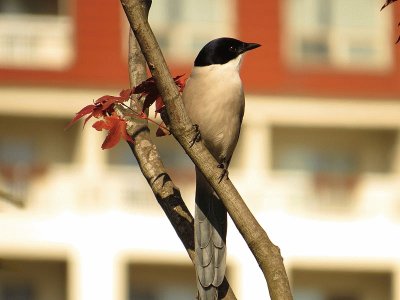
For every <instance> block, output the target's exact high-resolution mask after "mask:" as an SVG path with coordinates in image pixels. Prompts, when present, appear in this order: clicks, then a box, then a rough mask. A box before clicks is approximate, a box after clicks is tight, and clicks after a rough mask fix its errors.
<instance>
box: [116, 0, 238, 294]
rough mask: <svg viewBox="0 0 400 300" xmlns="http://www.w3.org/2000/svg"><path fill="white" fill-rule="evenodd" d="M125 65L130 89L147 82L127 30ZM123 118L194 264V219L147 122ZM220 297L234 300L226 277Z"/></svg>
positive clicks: (145, 5) (144, 9) (145, 7)
mask: <svg viewBox="0 0 400 300" xmlns="http://www.w3.org/2000/svg"><path fill="white" fill-rule="evenodd" d="M150 5H151V1H143V2H142V3H141V4H140V7H138V9H140V11H141V15H142V16H144V17H145V18H146V19H147V15H148V11H149V8H150ZM128 63H129V77H130V84H131V87H134V86H136V85H138V84H140V83H141V82H142V81H144V80H146V79H147V72H146V71H147V69H146V61H145V59H144V57H143V54H142V51H141V49H140V47H139V45H138V43H137V40H136V38H135V36H134V34H133V33H132V31H130V34H129V56H128ZM134 97H136V95H133V96H132V101H131V109H133V110H135V111H137V112H140V111H141V110H142V105H143V103H141V102H139V101H137V98H134ZM119 112H120V113H121V114H124V110H123V108H121V107H120V111H119ZM127 113H129V112H127ZM125 118H126V117H125ZM126 119H127V120H128V132H129V134H130V135H132V137H133V139H134V140H135V143H134V144H131V143H129V146H130V148H131V150H132V152H133V154H134V156H135V157H136V159H137V161H138V163H139V166H140V169H141V171H142V173H143V175H144V177H145V178H146V180H147V182H148V184H149V186H150V188H151V190H152V191H153V193H154V195H155V197H156V199H157V201H158V203H159V204H160V206H161V208H162V209H163V211H164V213H165V214H166V216H167V217H168V219H169V221H170V222H171V224H172V226H173V227H174V229H175V231H176V233H177V235H178V236H179V238H180V240H181V241H182V243H183V245H184V247H185V248H186V251H187V253H188V254H189V257H190V259H191V260H192V261H194V256H195V254H194V227H193V216H192V215H191V213H190V211H189V210H188V208H187V206H186V205H185V203H184V201H183V199H182V196H181V194H180V192H179V189H178V188H177V187H176V186H175V184H174V183H173V181H172V180H171V178H170V176H169V175H168V173H167V171H166V169H165V167H164V165H163V163H162V161H161V159H160V155H159V153H158V150H157V148H156V146H155V144H154V143H153V141H152V139H151V136H150V131H149V128H148V126H147V125H148V124H147V121H146V120H143V119H139V118H135V117H132V118H126ZM221 294H222V295H223V298H222V299H226V300H234V299H236V297H235V295H234V293H233V291H232V289H231V288H230V286H229V283H228V281H227V280H226V278H225V280H224V284H223V286H222V288H221Z"/></svg>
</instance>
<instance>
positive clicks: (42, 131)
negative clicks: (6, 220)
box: [0, 116, 79, 300]
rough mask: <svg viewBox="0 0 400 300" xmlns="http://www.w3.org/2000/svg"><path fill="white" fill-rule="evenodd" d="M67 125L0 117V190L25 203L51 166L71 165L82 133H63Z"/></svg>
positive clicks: (74, 130)
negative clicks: (31, 186)
mask: <svg viewBox="0 0 400 300" xmlns="http://www.w3.org/2000/svg"><path fill="white" fill-rule="evenodd" d="M67 122H68V120H64V119H50V118H48V119H47V118H40V119H37V118H28V117H27V118H25V117H9V116H0V189H2V190H4V191H6V192H8V193H9V194H11V195H12V197H15V198H17V199H19V200H20V201H22V200H26V198H27V196H28V195H27V194H28V190H29V184H30V183H32V181H33V180H34V179H37V178H40V177H41V176H43V175H44V174H45V173H46V170H47V167H48V166H49V165H51V164H56V163H61V164H63V163H71V162H72V159H73V149H74V147H75V144H76V140H77V137H76V136H77V134H78V131H79V129H78V128H71V129H70V130H68V131H67V132H64V131H63V129H64V127H65V124H67ZM0 300H1V299H0Z"/></svg>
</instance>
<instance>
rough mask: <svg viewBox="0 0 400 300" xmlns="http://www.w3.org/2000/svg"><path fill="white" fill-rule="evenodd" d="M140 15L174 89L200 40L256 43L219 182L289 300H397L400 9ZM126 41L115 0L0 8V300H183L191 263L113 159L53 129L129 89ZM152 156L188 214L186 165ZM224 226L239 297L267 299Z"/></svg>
mask: <svg viewBox="0 0 400 300" xmlns="http://www.w3.org/2000/svg"><path fill="white" fill-rule="evenodd" d="M39 2H40V3H39ZM153 2H154V4H153V8H152V10H151V16H150V21H151V25H152V26H153V28H154V30H155V33H156V36H157V38H158V40H159V42H160V45H161V46H162V48H163V50H164V53H165V56H166V58H167V60H168V62H169V64H170V65H171V67H172V73H173V74H174V75H178V74H182V73H185V74H187V75H188V74H189V73H190V69H191V65H192V61H193V59H194V57H195V55H196V54H197V52H198V51H199V49H200V48H201V47H202V45H203V44H205V43H206V42H207V41H209V40H211V39H212V38H216V37H220V36H235V37H238V38H240V39H243V40H246V41H251V42H258V43H261V44H262V45H263V47H261V48H259V49H257V50H255V51H254V52H252V53H251V54H249V55H248V56H247V57H246V59H245V62H244V65H243V70H242V75H243V76H242V77H243V80H244V83H245V88H246V94H247V104H246V105H247V107H246V114H245V119H244V124H243V131H242V136H241V139H240V142H239V145H238V149H237V151H236V153H235V157H234V161H233V162H232V170H231V172H230V177H231V179H232V180H233V182H234V183H235V184H236V185H237V187H238V189H239V191H240V192H241V194H242V195H243V198H244V199H245V200H246V201H247V203H248V206H249V207H250V208H251V210H252V211H253V212H254V213H255V215H256V217H257V218H258V220H259V221H260V223H261V224H262V225H263V227H264V228H265V229H266V231H267V232H268V234H269V235H270V237H271V239H272V240H273V242H275V243H276V244H277V245H279V246H280V248H281V251H282V255H283V257H284V259H285V263H286V266H287V271H288V275H289V277H290V280H291V285H292V289H293V292H294V295H295V299H298V300H376V299H379V300H400V243H399V241H400V101H399V98H400V84H399V81H400V48H399V46H397V45H395V44H394V42H395V40H396V39H397V35H398V34H399V33H400V32H399V31H398V27H397V23H398V21H399V20H400V6H399V5H397V6H396V4H397V3H395V4H394V5H393V7H389V8H387V9H385V10H384V11H382V12H379V9H380V7H381V5H382V4H383V3H381V2H383V1H376V0H352V1H349V0H281V1H278V0H275V1H261V0H258V1H245V0H237V1H228V0H218V1H211V0H207V1H195V0H169V1H167V0H158V1H153ZM127 34H128V28H127V22H126V20H125V16H124V14H123V11H122V10H121V8H120V4H119V2H118V1H108V0H100V1H96V2H94V1H90V0H79V1H69V0H41V1H33V0H0V84H1V85H0V191H1V195H2V196H1V197H3V198H4V199H3V200H4V201H0V228H1V232H0V300H11V299H13V300H14V299H18V300H54V299H60V300H62V299H66V300H88V299H89V300H92V299H105V300H109V299H116V300H123V299H138V300H154V299H157V300H158V299H163V300H164V299H167V300H172V299H173V300H180V299H193V298H194V294H195V274H194V270H193V268H192V266H191V263H190V261H189V259H188V257H187V255H186V253H185V251H184V249H183V247H182V245H181V243H180V241H179V239H178V238H177V237H176V235H175V233H174V231H173V229H172V227H171V226H170V225H169V223H168V221H167V220H166V218H165V217H164V216H163V213H162V211H161V209H160V208H159V207H158V205H157V203H156V201H155V200H154V197H153V195H152V193H151V191H150V189H149V188H148V186H147V183H146V181H145V180H144V179H143V177H142V175H141V173H140V171H139V169H138V167H137V165H136V164H135V161H134V158H133V157H132V155H131V154H130V152H129V149H128V147H127V146H126V145H124V144H121V145H119V146H118V147H117V148H116V149H113V150H110V151H102V150H101V149H100V145H101V143H102V140H103V138H104V136H103V135H102V134H100V133H98V132H95V131H94V130H91V129H90V127H89V126H87V128H86V129H85V130H84V131H82V129H81V128H80V126H78V125H77V126H75V127H73V128H71V129H70V130H68V131H66V132H65V131H64V129H63V128H64V126H65V125H66V123H67V122H68V121H69V120H70V119H71V118H72V117H73V115H74V113H75V112H77V111H78V110H79V109H80V108H82V107H83V106H84V105H86V104H88V103H90V102H91V101H92V100H93V99H96V98H98V97H100V96H102V95H105V94H116V93H118V92H119V91H120V90H122V89H123V88H126V87H128V73H127V63H126V62H127ZM157 143H158V144H159V148H160V151H161V154H162V158H163V159H164V160H165V162H166V165H167V167H168V168H169V170H170V171H171V174H172V176H173V179H174V180H175V181H176V182H177V183H178V185H179V187H180V188H181V191H182V193H183V196H184V199H185V201H186V202H187V204H188V206H189V208H190V209H192V208H193V193H194V186H193V182H194V174H193V167H192V164H191V162H190V161H189V160H188V159H187V158H186V157H185V155H184V153H183V151H182V150H180V148H179V147H178V146H177V145H176V143H175V142H174V141H173V139H172V138H170V137H166V138H162V139H157ZM6 199H8V200H6ZM10 201H11V202H14V203H10ZM16 204H17V205H16ZM229 227H230V228H229V234H228V251H229V258H228V265H229V267H228V278H229V280H230V282H231V284H232V286H233V289H234V291H235V293H236V295H237V296H238V299H266V298H267V296H266V295H267V287H266V284H265V280H264V279H263V276H262V273H261V271H260V270H259V269H258V266H257V264H256V262H255V260H254V259H253V258H252V256H251V253H250V251H249V250H248V248H247V246H246V245H245V243H244V242H243V241H242V239H241V237H240V235H239V234H238V232H237V230H236V229H235V227H234V225H233V224H230V226H229Z"/></svg>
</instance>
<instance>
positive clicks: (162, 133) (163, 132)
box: [156, 122, 171, 137]
mask: <svg viewBox="0 0 400 300" xmlns="http://www.w3.org/2000/svg"><path fill="white" fill-rule="evenodd" d="M164 126H165V124H164V122H163V123H161V124H160V125H158V128H157V131H156V136H158V137H160V136H166V135H170V134H171V132H169V130H167V128H165V127H164Z"/></svg>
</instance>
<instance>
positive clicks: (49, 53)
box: [0, 0, 73, 69]
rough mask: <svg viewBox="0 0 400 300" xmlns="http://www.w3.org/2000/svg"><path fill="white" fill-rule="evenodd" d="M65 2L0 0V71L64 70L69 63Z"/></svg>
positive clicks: (69, 31) (69, 23)
mask: <svg viewBox="0 0 400 300" xmlns="http://www.w3.org/2000/svg"><path fill="white" fill-rule="evenodd" d="M67 2H68V1H67V0H0V67H3V68H33V69H62V68H65V67H67V66H68V65H69V64H70V63H71V61H72V59H73V45H72V20H71V17H70V16H69V15H68V12H67Z"/></svg>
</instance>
